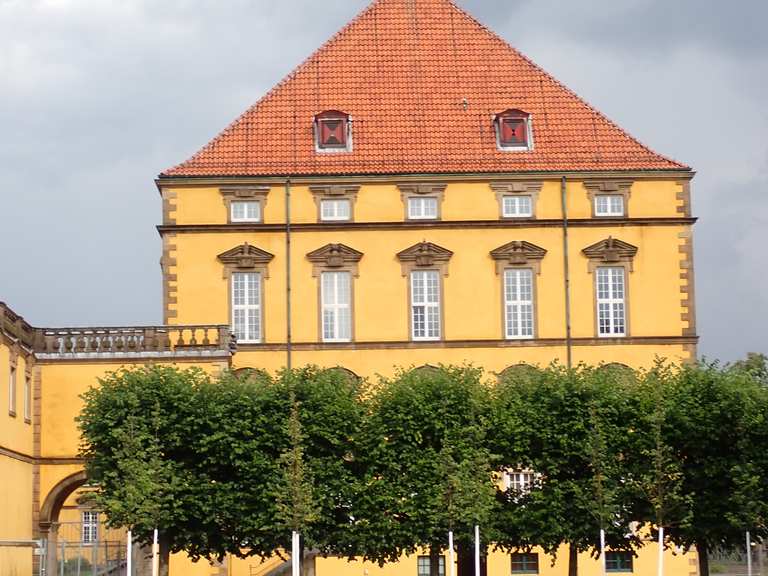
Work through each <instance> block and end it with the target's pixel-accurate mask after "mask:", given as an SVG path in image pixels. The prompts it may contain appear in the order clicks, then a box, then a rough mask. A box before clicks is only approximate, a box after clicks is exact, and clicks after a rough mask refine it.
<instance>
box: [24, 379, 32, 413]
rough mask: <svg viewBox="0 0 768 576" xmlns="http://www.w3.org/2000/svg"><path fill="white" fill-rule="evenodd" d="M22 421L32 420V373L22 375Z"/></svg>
mask: <svg viewBox="0 0 768 576" xmlns="http://www.w3.org/2000/svg"><path fill="white" fill-rule="evenodd" d="M24 421H25V422H32V375H31V374H25V375H24Z"/></svg>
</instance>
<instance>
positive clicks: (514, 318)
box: [503, 268, 536, 340]
mask: <svg viewBox="0 0 768 576" xmlns="http://www.w3.org/2000/svg"><path fill="white" fill-rule="evenodd" d="M524 280H527V281H528V286H527V288H528V293H529V294H528V295H529V296H530V297H529V298H524V297H523V295H522V292H523V291H524V288H526V287H525V286H524V285H523V281H524ZM534 281H535V274H534V271H533V269H532V268H505V269H504V286H503V290H504V336H505V338H506V339H507V340H530V339H532V338H534V337H535V334H536V307H535V298H536V294H535V289H534ZM511 282H514V284H515V285H514V286H512V285H511ZM513 288H516V290H515V292H516V295H515V297H512V296H513V295H512V289H513ZM528 313H530V326H527V325H526V324H527V323H526V322H525V320H526V315H527V314H528ZM515 324H516V325H517V330H516V331H515ZM524 327H525V329H523V328H524Z"/></svg>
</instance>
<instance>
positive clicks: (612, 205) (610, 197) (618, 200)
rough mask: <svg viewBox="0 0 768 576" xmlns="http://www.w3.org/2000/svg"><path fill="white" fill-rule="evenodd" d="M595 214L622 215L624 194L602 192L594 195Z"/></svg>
mask: <svg viewBox="0 0 768 576" xmlns="http://www.w3.org/2000/svg"><path fill="white" fill-rule="evenodd" d="M595 215H596V216H623V215H624V196H621V195H619V194H604V195H600V196H595Z"/></svg>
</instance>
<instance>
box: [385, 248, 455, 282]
mask: <svg viewBox="0 0 768 576" xmlns="http://www.w3.org/2000/svg"><path fill="white" fill-rule="evenodd" d="M451 256H453V252H451V251H450V250H448V249H447V248H443V247H442V246H438V245H437V244H433V243H432V242H426V241H424V242H419V243H418V244H414V245H413V246H411V247H410V248H406V249H405V250H403V251H401V252H398V253H397V259H398V260H400V264H401V265H402V271H403V276H407V275H408V273H409V272H410V271H411V270H414V269H419V268H437V269H439V270H440V271H441V272H442V274H443V276H447V275H448V262H449V261H450V259H451Z"/></svg>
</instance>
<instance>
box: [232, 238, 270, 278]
mask: <svg viewBox="0 0 768 576" xmlns="http://www.w3.org/2000/svg"><path fill="white" fill-rule="evenodd" d="M274 257H275V256H274V254H270V253H269V252H266V251H265V250H262V249H261V248H256V246H251V245H250V244H248V243H247V242H246V243H244V244H241V245H240V246H236V247H235V248H232V249H231V250H227V251H226V252H222V253H221V254H219V255H218V259H219V261H220V262H221V263H222V264H224V267H225V276H227V275H228V273H229V272H232V271H249V270H253V271H257V270H262V271H263V272H264V275H265V277H268V276H267V274H266V271H267V265H268V264H269V263H270V262H271V261H272V259H273V258H274Z"/></svg>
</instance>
